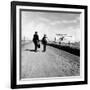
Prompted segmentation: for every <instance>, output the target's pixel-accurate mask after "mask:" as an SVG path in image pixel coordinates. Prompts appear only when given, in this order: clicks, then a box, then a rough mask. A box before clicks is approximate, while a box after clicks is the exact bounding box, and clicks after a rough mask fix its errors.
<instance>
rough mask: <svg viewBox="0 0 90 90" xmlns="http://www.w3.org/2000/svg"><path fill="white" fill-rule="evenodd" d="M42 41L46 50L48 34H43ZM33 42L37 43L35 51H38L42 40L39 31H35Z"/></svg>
mask: <svg viewBox="0 0 90 90" xmlns="http://www.w3.org/2000/svg"><path fill="white" fill-rule="evenodd" d="M41 42H42V45H43V52H45V51H46V45H47V40H46V35H44V36H43V38H42V40H41ZM33 43H34V45H35V52H36V51H37V48H38V46H40V40H39V36H38V32H35V34H34V36H33ZM39 48H40V47H39Z"/></svg>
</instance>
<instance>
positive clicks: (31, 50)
mask: <svg viewBox="0 0 90 90" xmlns="http://www.w3.org/2000/svg"><path fill="white" fill-rule="evenodd" d="M25 51H30V52H38V50H37V51H35V50H34V49H25Z"/></svg>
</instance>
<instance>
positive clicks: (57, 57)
mask: <svg viewBox="0 0 90 90" xmlns="http://www.w3.org/2000/svg"><path fill="white" fill-rule="evenodd" d="M33 50H34V44H33V43H29V44H26V45H24V46H22V48H21V78H42V77H64V76H78V75H80V57H79V56H76V55H73V54H70V53H68V52H66V51H63V50H59V49H56V48H54V47H50V46H47V51H46V52H42V45H41V48H40V49H38V52H34V51H33Z"/></svg>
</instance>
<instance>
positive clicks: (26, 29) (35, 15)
mask: <svg viewBox="0 0 90 90" xmlns="http://www.w3.org/2000/svg"><path fill="white" fill-rule="evenodd" d="M21 14H22V15H21V16H22V17H21V19H22V23H21V24H22V38H23V37H24V36H25V37H26V38H28V39H30V40H32V38H33V34H34V32H35V31H38V35H39V37H40V39H41V38H42V37H43V35H44V34H47V37H48V38H49V39H50V40H54V38H55V37H56V34H58V33H60V34H67V35H68V36H72V38H69V39H71V40H73V41H79V40H80V37H81V35H80V14H75V13H62V12H59V13H55V12H36V11H22V13H21Z"/></svg>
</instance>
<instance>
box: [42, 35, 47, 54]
mask: <svg viewBox="0 0 90 90" xmlns="http://www.w3.org/2000/svg"><path fill="white" fill-rule="evenodd" d="M42 44H43V52H45V51H46V45H47V40H46V34H44V36H43V38H42Z"/></svg>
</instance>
